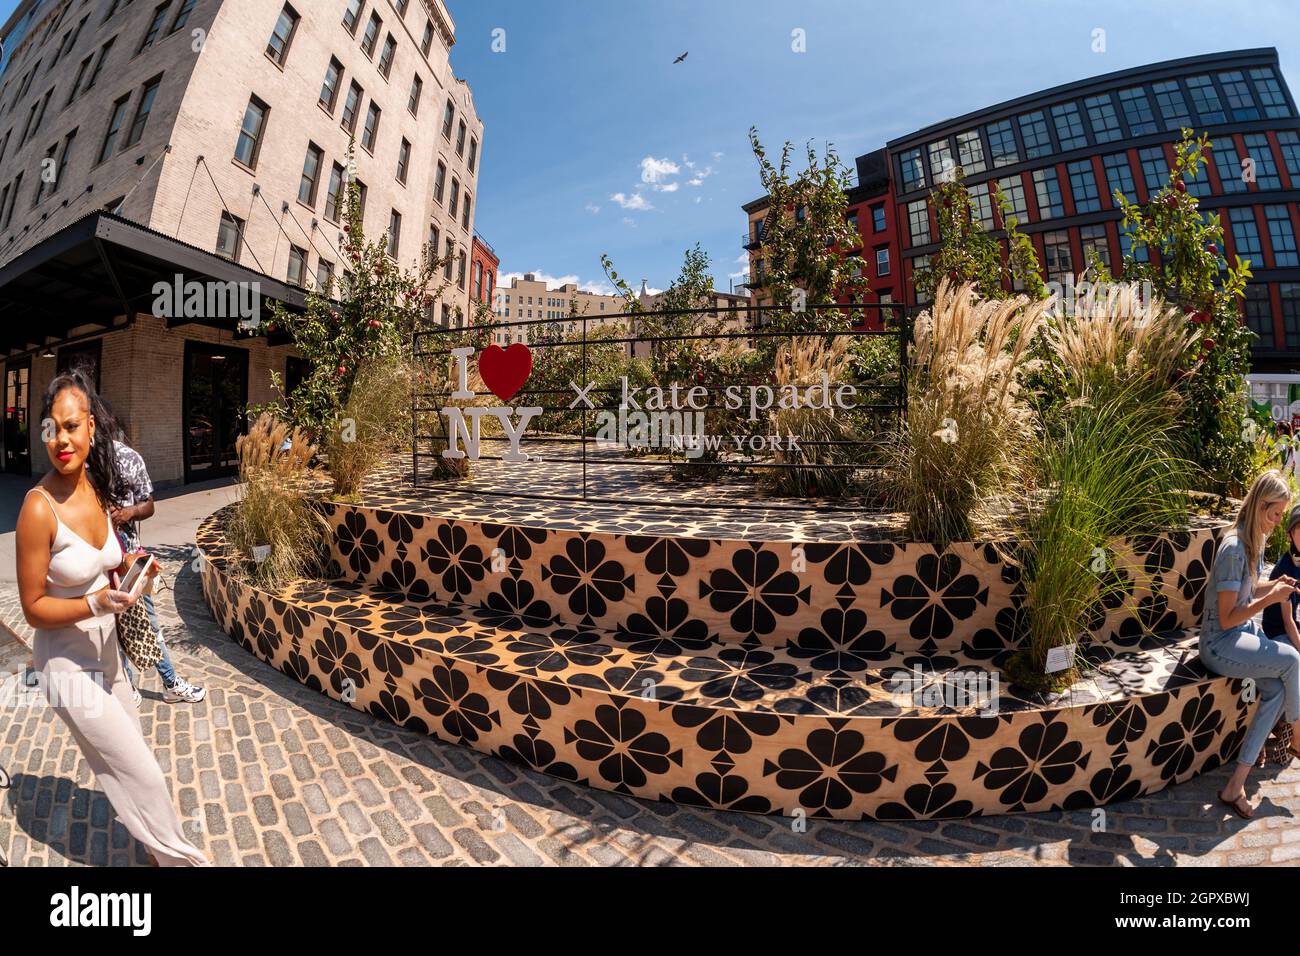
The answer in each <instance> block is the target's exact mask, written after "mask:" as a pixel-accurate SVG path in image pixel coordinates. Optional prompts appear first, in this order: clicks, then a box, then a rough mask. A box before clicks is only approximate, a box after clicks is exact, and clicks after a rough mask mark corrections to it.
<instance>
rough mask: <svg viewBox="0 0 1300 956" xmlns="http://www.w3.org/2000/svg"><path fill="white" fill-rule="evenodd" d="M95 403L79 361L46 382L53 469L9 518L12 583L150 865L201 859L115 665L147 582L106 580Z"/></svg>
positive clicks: (100, 777)
mask: <svg viewBox="0 0 1300 956" xmlns="http://www.w3.org/2000/svg"><path fill="white" fill-rule="evenodd" d="M97 402H98V399H97V398H96V396H95V393H94V389H93V387H92V386H91V385H90V383H89V380H88V379H87V378H86V377H85V375H83V374H82V373H81V372H79V371H73V372H67V373H64V374H62V375H59V376H58V377H56V378H55V379H54V381H52V382H51V383H50V387H49V388H48V389H47V390H46V393H45V403H44V407H43V409H42V411H41V418H40V422H41V428H42V431H43V432H44V433H45V434H44V436H43V437H45V438H46V439H47V441H46V446H45V448H46V451H47V452H48V453H49V456H50V462H51V464H52V465H53V466H54V468H53V470H52V471H50V472H48V473H47V474H46V475H45V476H44V477H43V478H42V479H41V480H40V482H39V484H38V485H37V487H36V488H35V489H33V492H34V493H29V494H28V495H27V498H26V500H25V501H24V502H23V508H22V511H21V512H20V513H19V515H18V529H17V546H18V593H19V597H20V599H21V601H22V606H23V614H24V615H25V616H26V618H27V623H28V624H30V625H31V626H32V627H33V628H34V629H35V631H36V636H35V641H34V644H33V647H32V652H33V653H32V658H33V666H34V667H35V669H36V670H37V671H39V672H40V674H41V685H42V687H43V688H44V689H45V695H46V698H47V699H48V700H49V702H50V706H51V707H53V708H54V711H55V713H57V714H58V715H59V717H60V718H62V720H63V721H64V723H66V724H67V725H68V729H69V730H70V731H71V732H72V736H73V737H74V738H75V739H76V741H77V744H78V746H80V748H81V753H82V755H83V756H84V757H85V758H86V762H87V763H89V764H90V768H91V770H93V771H94V773H95V778H96V780H97V781H98V782H99V785H100V786H101V787H103V788H104V793H105V794H106V795H107V796H108V799H109V802H110V803H111V804H112V805H113V809H114V811H115V812H116V813H117V817H118V819H119V820H121V821H122V825H123V826H125V827H126V829H127V831H128V832H129V833H130V834H131V835H132V836H133V837H135V838H136V839H137V840H139V841H140V842H141V843H142V844H144V846H145V847H146V849H148V851H149V852H150V854H151V855H152V856H153V859H154V861H155V862H156V863H157V864H158V865H159V866H207V865H209V861H208V859H207V857H206V856H204V855H203V852H202V851H200V850H199V849H198V848H197V847H195V846H193V845H192V844H191V843H190V842H189V840H187V839H186V838H185V835H184V832H183V830H182V827H181V822H180V818H179V817H178V816H177V814H176V808H175V807H174V806H173V804H172V800H171V795H170V794H169V793H168V791H167V782H166V780H164V779H163V774H162V769H161V768H160V767H159V766H158V761H157V760H155V759H154V756H153V752H152V751H151V750H150V748H149V745H148V744H147V743H146V742H145V739H144V735H143V733H142V732H141V729H140V715H139V712H138V711H137V710H136V706H135V699H134V695H133V694H132V693H131V687H130V684H128V683H127V680H126V677H125V675H124V674H123V673H122V668H121V664H120V658H119V656H118V644H117V628H116V622H115V620H114V617H113V615H114V614H117V613H120V612H121V611H124V610H126V609H127V608H128V607H130V606H131V605H132V604H134V603H135V601H136V600H138V599H139V597H140V595H141V594H142V593H143V592H144V589H145V587H146V584H145V582H141V584H139V585H138V586H137V587H136V589H135V591H134V592H133V593H131V594H125V593H123V592H121V591H116V590H113V589H112V588H111V587H110V586H109V578H108V574H109V573H110V572H112V571H113V570H115V569H116V568H117V567H118V566H119V565H120V564H121V562H122V548H121V546H120V545H119V544H118V540H117V535H116V534H114V533H113V522H112V519H111V517H110V515H109V509H110V507H111V502H112V501H113V494H114V492H115V490H116V489H115V487H114V486H115V485H116V484H117V481H118V479H117V477H116V474H117V472H116V468H115V463H114V453H113V443H112V441H111V440H109V439H108V438H105V437H103V436H101V437H100V439H98V440H97V439H96V438H95V417H94V415H93V414H92V409H93V408H95V407H97ZM148 586H150V587H152V582H149V584H148Z"/></svg>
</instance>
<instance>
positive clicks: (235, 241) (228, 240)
mask: <svg viewBox="0 0 1300 956" xmlns="http://www.w3.org/2000/svg"><path fill="white" fill-rule="evenodd" d="M243 233H244V220H242V219H240V218H239V217H237V216H232V215H231V214H230V213H228V212H223V213H222V214H221V225H220V226H218V227H217V255H219V256H223V257H224V258H226V259H229V260H231V261H232V262H238V261H239V247H240V244H241V242H242V239H243Z"/></svg>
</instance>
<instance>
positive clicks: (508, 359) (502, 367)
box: [478, 342, 533, 402]
mask: <svg viewBox="0 0 1300 956" xmlns="http://www.w3.org/2000/svg"><path fill="white" fill-rule="evenodd" d="M478 372H479V374H480V375H482V376H483V383H484V384H485V385H487V387H488V388H490V389H491V390H492V394H493V395H495V396H496V397H497V398H499V399H501V401H503V402H508V401H510V399H512V398H514V397H515V396H516V395H518V394H519V390H520V389H521V388H523V387H524V382H526V381H528V376H529V375H531V374H533V353H532V352H530V351H528V346H527V345H524V343H522V342H515V343H514V344H513V345H511V346H510V348H508V349H503V348H501V346H499V345H489V346H488V347H487V348H485V349H484V350H483V351H482V352H481V353H480V354H479V357H478Z"/></svg>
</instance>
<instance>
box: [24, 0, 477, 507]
mask: <svg viewBox="0 0 1300 956" xmlns="http://www.w3.org/2000/svg"><path fill="white" fill-rule="evenodd" d="M0 38H3V39H4V45H5V51H6V57H7V58H6V61H5V65H4V70H3V73H0V315H4V317H5V320H4V322H3V323H0V362H2V363H3V369H4V372H3V374H4V376H5V379H4V381H5V388H6V418H5V430H4V435H3V462H4V467H5V469H6V470H11V471H19V472H21V471H24V470H26V469H28V468H30V469H33V470H35V471H43V470H45V469H46V468H48V461H47V460H46V455H45V452H44V448H43V446H41V445H40V443H39V436H38V435H37V434H36V432H38V431H39V429H37V428H33V427H29V426H31V425H33V424H34V423H33V422H32V421H31V419H32V417H33V416H35V415H38V414H39V411H40V396H41V392H42V390H43V389H44V387H45V385H46V384H47V383H48V381H49V380H50V378H51V377H52V376H53V375H54V374H55V371H56V368H60V367H65V366H67V365H69V364H72V363H74V362H77V361H84V362H89V363H90V364H92V365H95V366H97V368H98V375H99V379H100V386H101V389H102V391H103V392H104V394H105V395H106V397H108V398H109V399H110V400H111V401H112V402H113V403H114V405H115V407H117V409H118V410H119V411H120V412H122V413H123V415H124V417H125V418H126V419H127V420H128V421H129V424H130V428H131V438H132V441H133V442H134V443H136V444H137V447H138V448H139V449H140V451H141V453H142V454H144V456H145V459H146V461H147V463H148V464H149V467H150V472H151V474H152V475H153V477H154V479H155V482H156V483H164V484H165V483H169V482H175V481H181V480H199V479H201V478H203V477H208V476H213V475H216V474H218V473H221V472H223V471H228V470H229V466H230V464H231V455H230V452H231V451H233V440H234V436H235V435H236V434H237V433H238V430H239V428H240V427H242V412H243V410H244V408H245V407H246V405H247V404H248V403H257V402H260V401H266V400H268V399H269V398H271V397H272V396H271V390H270V372H271V371H277V372H279V373H280V374H281V375H282V376H285V377H286V378H287V379H288V380H289V381H292V380H293V379H294V377H295V375H296V374H299V373H300V370H299V369H296V368H295V361H296V360H295V359H294V357H293V355H292V354H291V350H290V349H289V348H288V347H287V344H285V343H284V342H282V341H277V340H276V339H274V338H272V339H270V340H268V339H266V338H260V337H250V336H249V335H247V334H245V333H243V332H241V331H240V330H239V327H238V318H239V317H240V316H232V315H230V314H229V313H227V312H225V311H220V312H219V313H218V314H213V313H212V312H211V311H203V312H202V313H201V314H198V315H192V314H187V315H185V316H172V317H163V316H161V315H155V314H154V313H155V312H156V311H157V310H156V309H155V307H154V302H153V300H154V298H155V296H154V294H153V291H152V289H153V285H154V283H155V282H158V281H163V282H168V283H170V282H172V281H173V278H174V276H176V275H182V276H183V277H184V279H185V281H190V280H194V281H199V282H204V283H207V284H208V285H211V284H213V283H222V282H231V283H239V284H241V288H242V287H243V286H244V285H249V284H252V283H257V287H258V289H259V292H260V296H261V297H262V298H261V303H262V304H265V300H266V299H275V300H279V301H282V302H284V303H286V304H287V305H289V306H290V307H300V306H301V304H302V302H303V290H304V289H307V288H312V287H315V286H318V285H320V284H322V283H324V282H325V281H327V280H328V278H329V277H330V276H336V277H340V278H343V277H344V276H345V273H346V264H345V263H343V262H342V261H341V260H342V256H341V255H340V253H339V246H340V245H341V242H340V238H341V233H340V228H341V227H340V224H339V219H340V210H339V205H340V204H339V202H338V198H337V197H338V196H339V195H340V194H341V191H342V187H343V186H344V185H345V184H346V183H347V182H348V181H349V180H351V179H353V178H355V179H356V180H357V181H358V182H359V183H360V184H361V185H362V186H363V195H364V225H365V229H366V233H367V236H368V237H369V238H379V237H386V240H385V241H387V242H388V243H389V247H390V251H391V254H392V255H394V257H395V258H397V259H398V260H399V261H402V262H404V263H406V264H408V265H414V264H415V263H416V262H417V261H418V259H419V257H420V256H421V255H423V254H425V250H426V248H427V246H426V244H428V243H432V244H433V245H434V246H435V247H436V248H437V251H438V254H439V255H440V256H448V257H449V258H450V260H451V261H450V263H449V264H448V265H447V267H446V271H445V274H444V275H445V278H446V279H448V280H450V282H451V285H450V291H449V292H448V293H447V294H446V295H445V296H444V298H443V300H442V301H441V302H439V303H437V304H436V305H435V306H434V310H433V317H434V318H435V320H437V321H441V322H447V323H452V324H455V323H458V322H461V321H463V320H464V316H466V315H468V314H470V294H471V289H470V269H469V256H470V247H471V241H472V237H473V235H474V214H475V211H476V210H477V207H478V202H479V184H478V179H479V168H480V165H481V160H482V155H483V124H482V122H481V121H480V120H479V118H478V115H477V112H476V110H475V107H474V99H473V96H472V94H471V92H470V88H469V86H468V85H467V84H466V83H465V81H463V80H461V79H458V78H457V77H456V76H455V74H454V73H453V71H452V68H451V64H450V51H451V47H452V45H453V44H454V43H455V26H454V23H453V20H452V17H451V14H450V12H449V11H448V9H447V7H446V5H445V3H444V2H443V0H290V2H287V3H286V2H285V0H23V2H22V3H20V4H19V6H18V9H17V10H16V11H15V13H14V14H13V16H12V17H11V18H10V20H9V21H8V22H7V23H6V24H5V25H4V27H3V28H0ZM351 141H355V147H354V148H353V149H352V159H351V162H350V161H349V143H350V142H351ZM105 210H107V211H108V212H107V213H106V212H105ZM113 213H115V215H113ZM439 278H440V280H441V279H442V278H443V277H441V276H440V277H439ZM210 305H211V302H209V306H210Z"/></svg>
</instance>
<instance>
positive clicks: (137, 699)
mask: <svg viewBox="0 0 1300 956" xmlns="http://www.w3.org/2000/svg"><path fill="white" fill-rule="evenodd" d="M131 696H133V697H134V698H135V706H136V709H137V710H139V709H140V701H142V700H144V696H143V695H142V694H141V693H140V688H138V687H132V688H131Z"/></svg>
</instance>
